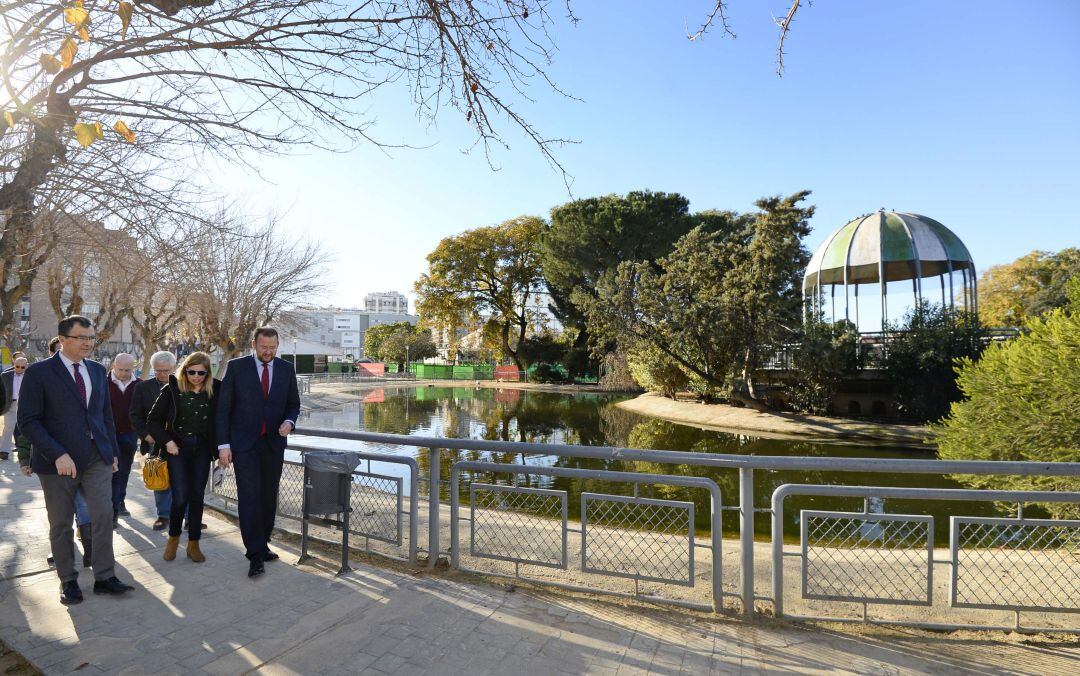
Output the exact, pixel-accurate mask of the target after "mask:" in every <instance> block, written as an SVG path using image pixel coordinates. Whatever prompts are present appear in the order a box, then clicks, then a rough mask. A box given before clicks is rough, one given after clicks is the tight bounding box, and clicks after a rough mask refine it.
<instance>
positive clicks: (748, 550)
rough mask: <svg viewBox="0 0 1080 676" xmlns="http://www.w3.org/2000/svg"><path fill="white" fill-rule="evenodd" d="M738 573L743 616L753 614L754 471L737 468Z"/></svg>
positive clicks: (747, 468)
mask: <svg viewBox="0 0 1080 676" xmlns="http://www.w3.org/2000/svg"><path fill="white" fill-rule="evenodd" d="M739 513H740V521H739V555H740V557H739V558H740V563H739V569H740V570H739V573H740V578H739V579H740V585H739V586H740V596H741V597H742V607H743V614H744V615H748V614H750V613H752V612H754V470H753V469H751V468H749V467H740V468H739Z"/></svg>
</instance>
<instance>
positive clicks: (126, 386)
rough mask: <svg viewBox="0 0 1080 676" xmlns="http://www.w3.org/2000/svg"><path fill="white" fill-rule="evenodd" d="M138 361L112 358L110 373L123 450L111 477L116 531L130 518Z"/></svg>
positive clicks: (121, 356)
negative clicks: (124, 518) (133, 405)
mask: <svg viewBox="0 0 1080 676" xmlns="http://www.w3.org/2000/svg"><path fill="white" fill-rule="evenodd" d="M134 370H135V357H133V356H132V355H130V354H128V353H127V352H121V353H120V354H118V355H116V356H115V357H113V360H112V367H111V368H110V369H109V400H110V401H111V402H112V414H113V422H114V423H115V424H116V443H117V445H118V446H119V447H120V456H119V458H118V460H119V463H118V464H119V468H118V469H117V470H116V472H115V473H114V474H113V476H112V504H113V528H116V526H117V524H118V522H119V519H120V517H121V516H127V515H128V510H127V506H126V505H125V504H124V498H125V497H127V485H128V478H129V477H130V476H131V463H132V462H133V461H134V460H135V448H136V447H137V446H138V444H139V440H138V438H137V437H136V436H135V428H134V427H132V426H131V416H130V415H129V414H128V412H129V411H130V410H131V401H132V399H133V398H134V396H135V383H137V382H138V380H137V379H136V378H135V375H134Z"/></svg>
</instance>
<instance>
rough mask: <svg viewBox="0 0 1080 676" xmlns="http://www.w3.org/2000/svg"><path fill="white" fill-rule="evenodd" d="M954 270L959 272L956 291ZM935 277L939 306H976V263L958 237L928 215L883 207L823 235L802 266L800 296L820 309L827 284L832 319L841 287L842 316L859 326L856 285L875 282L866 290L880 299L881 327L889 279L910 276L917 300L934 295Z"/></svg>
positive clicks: (973, 308) (811, 308)
mask: <svg viewBox="0 0 1080 676" xmlns="http://www.w3.org/2000/svg"><path fill="white" fill-rule="evenodd" d="M954 273H959V275H960V280H959V294H957V289H956V288H955V284H956V282H954V277H955V275H954ZM934 277H937V278H939V282H940V287H941V303H942V305H945V304H948V305H949V306H950V307H955V305H956V302H960V303H961V305H962V307H963V309H964V310H968V311H971V312H977V311H978V291H977V289H976V282H975V263H974V262H973V261H972V260H971V254H970V253H969V252H968V250H967V247H966V246H964V243H963V242H961V241H960V238H959V237H957V236H956V234H955V233H953V231H952V230H949V229H948V228H946V227H945V226H944V225H942V224H941V223H938V222H937V221H935V220H934V219H932V218H928V217H926V216H920V215H919V214H909V213H904V212H897V211H885V210H884V209H882V210H880V211H877V212H874V213H872V214H867V215H864V216H859V217H858V218H856V219H854V220H852V221H849V222H848V223H846V224H845V225H844V226H842V227H841V228H839V229H837V230H836V231H835V232H833V233H832V234H830V235H829V236H828V237H826V238H825V241H824V243H822V245H821V246H820V247H818V250H817V251H815V252H814V255H813V257H812V258H811V259H810V264H809V265H807V266H806V273H805V275H804V276H803V299H804V301H805V302H806V307H807V309H808V310H809V311H813V312H817V313H824V312H825V310H826V297H825V294H826V287H828V295H829V299H828V303H829V308H830V312H831V315H832V320H833V321H836V319H837V314H836V310H837V308H836V302H837V295H838V294H837V287H841V292H842V294H843V295H842V303H843V318H844V319H846V320H848V321H854V323H855V325H856V326H858V325H859V290H860V286H861V287H865V286H866V285H867V284H873V285H876V286H877V288H876V289H872V290H871V293H874V292H876V293H877V295H878V296H879V297H878V298H877V299H873V300H874V301H876V302H879V303H880V304H881V325H882V330H884V329H885V327H886V325H887V322H888V308H887V303H886V298H887V294H888V283H889V282H899V281H904V280H908V279H910V280H911V284H912V291H913V292H914V294H915V299H916V301H920V300H923V299H924V298H926V299H930V294H934V296H935V297H936V295H937V294H936V290H934V289H933V287H934V286H938V284H933V283H932V281H927V280H932V279H933V278H934ZM849 287H850V289H849ZM863 295H864V296H865V295H866V292H865V291H863ZM852 301H853V302H852ZM852 311H853V312H852Z"/></svg>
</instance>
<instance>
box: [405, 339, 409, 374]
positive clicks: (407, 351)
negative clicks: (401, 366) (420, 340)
mask: <svg viewBox="0 0 1080 676" xmlns="http://www.w3.org/2000/svg"><path fill="white" fill-rule="evenodd" d="M405 372H406V373H408V372H409V345H408V344H406V345H405Z"/></svg>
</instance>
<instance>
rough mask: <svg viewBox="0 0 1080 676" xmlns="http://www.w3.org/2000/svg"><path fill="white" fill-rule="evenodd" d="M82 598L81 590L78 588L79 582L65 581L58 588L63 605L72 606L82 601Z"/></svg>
mask: <svg viewBox="0 0 1080 676" xmlns="http://www.w3.org/2000/svg"><path fill="white" fill-rule="evenodd" d="M82 600H83V595H82V590H81V589H79V583H78V582H76V581H75V580H72V581H71V582H65V583H64V586H62V587H61V588H60V603H62V604H63V605H65V606H73V605H75V604H76V603H82Z"/></svg>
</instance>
